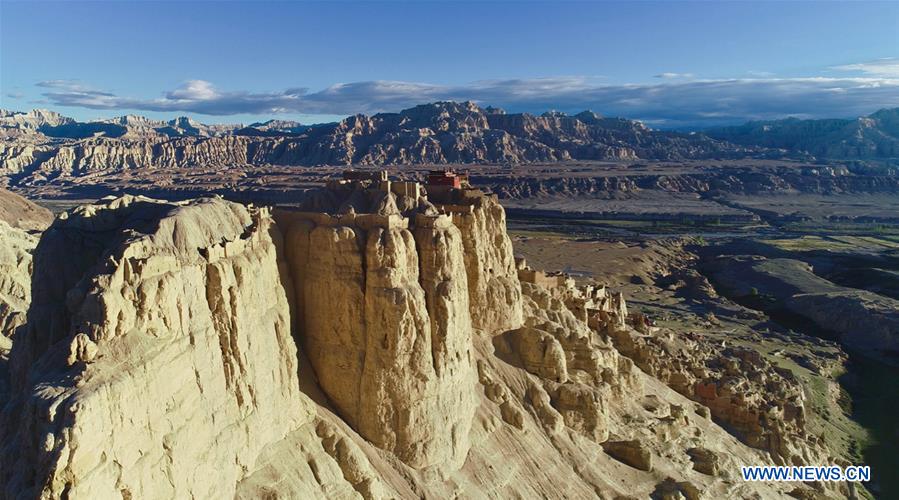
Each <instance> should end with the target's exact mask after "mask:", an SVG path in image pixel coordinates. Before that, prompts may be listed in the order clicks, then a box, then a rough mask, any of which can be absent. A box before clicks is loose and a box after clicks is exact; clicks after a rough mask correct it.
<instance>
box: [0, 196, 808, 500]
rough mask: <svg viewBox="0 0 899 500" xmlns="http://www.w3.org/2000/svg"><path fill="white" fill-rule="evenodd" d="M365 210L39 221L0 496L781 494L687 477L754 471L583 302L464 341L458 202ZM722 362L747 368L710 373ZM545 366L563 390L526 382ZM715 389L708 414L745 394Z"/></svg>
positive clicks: (1, 460)
mask: <svg viewBox="0 0 899 500" xmlns="http://www.w3.org/2000/svg"><path fill="white" fill-rule="evenodd" d="M353 189H355V188H351V189H350V190H353ZM339 190H340V189H338V190H337V191H339ZM369 194H372V195H373V194H375V193H368V194H366V193H360V194H359V195H358V196H355V197H353V198H352V203H351V205H352V206H353V207H354V208H353V210H352V211H349V210H348V211H344V212H339V211H338V210H339V207H340V206H345V202H346V201H347V200H349V199H350V197H351V196H354V195H352V194H351V193H348V192H343V193H342V194H341V193H335V192H332V193H330V195H331V199H328V196H327V195H326V196H324V197H323V198H321V199H320V200H319V201H318V202H321V203H322V205H321V207H322V209H321V210H316V211H310V212H299V211H289V212H287V211H285V212H281V211H279V212H277V213H276V215H275V217H274V219H275V221H274V223H273V220H272V217H269V215H268V213H267V211H266V210H263V209H257V208H253V207H244V206H241V205H237V204H233V203H228V202H225V201H222V200H220V199H212V200H196V201H191V202H182V203H167V202H158V201H152V200H147V199H141V198H131V197H126V198H121V199H116V200H110V201H107V202H105V203H104V204H101V205H98V206H88V207H83V208H80V209H76V210H74V211H72V212H70V213H69V214H67V215H65V216H63V217H62V218H61V219H60V220H58V221H56V222H55V223H54V225H53V226H52V227H51V228H50V229H49V230H48V231H47V232H46V233H45V234H44V236H43V239H42V240H41V243H40V244H39V246H38V250H37V251H36V254H35V255H36V257H35V260H34V262H35V281H34V287H33V290H34V291H35V292H36V293H35V298H36V300H35V302H34V303H33V304H32V305H31V309H30V312H29V320H28V324H27V325H26V328H25V329H22V330H20V332H22V335H21V336H19V335H17V336H16V338H15V340H14V342H13V353H12V358H11V365H12V367H11V368H12V374H13V378H14V380H13V386H12V392H11V397H12V399H11V401H10V402H9V404H7V405H5V410H4V412H3V413H2V417H0V418H2V419H3V421H2V422H0V450H2V454H0V478H2V481H0V483H2V484H3V487H4V490H3V494H2V495H0V496H5V497H11V498H33V497H43V498H57V497H62V496H65V495H68V496H69V497H71V498H119V497H130V498H137V497H139V498H151V499H152V498H172V497H175V498H181V497H191V496H193V497H200V498H231V497H233V498H247V499H249V498H359V497H361V498H366V499H368V498H449V497H465V498H468V497H487V498H595V497H599V498H616V497H622V496H631V497H635V498H647V497H650V496H652V495H653V494H655V493H656V491H657V489H658V486H659V479H660V478H663V477H670V478H671V481H667V480H666V483H671V484H673V485H674V488H673V490H672V491H676V493H677V494H678V495H682V496H686V497H689V496H690V495H694V493H696V492H702V494H704V495H709V497H721V498H733V497H748V496H755V497H759V498H779V497H782V496H783V495H784V494H785V492H786V491H788V488H789V489H792V488H794V485H789V486H788V487H787V486H784V485H780V484H766V483H738V484H735V483H733V482H730V481H727V480H725V479H724V478H723V477H718V476H709V475H706V474H699V473H696V472H695V471H694V470H693V469H692V467H691V460H690V458H689V456H688V454H687V450H688V449H690V448H694V447H697V446H698V445H699V444H700V443H699V441H698V440H700V439H701V440H703V443H702V445H705V444H708V443H714V450H715V451H716V453H720V457H723V458H722V462H721V464H720V467H721V469H722V470H724V469H727V470H731V468H733V467H736V464H737V463H764V460H766V455H765V454H764V453H763V452H761V451H759V450H756V449H753V448H750V447H748V446H746V445H744V444H741V443H740V442H739V441H737V440H736V439H735V438H734V437H733V436H731V435H729V434H728V433H727V432H726V431H725V430H724V429H722V428H721V427H719V426H718V425H717V424H716V423H714V422H713V421H711V420H708V419H704V418H695V417H693V414H692V413H690V412H688V411H686V410H685V409H686V408H690V405H692V404H693V403H691V402H690V400H688V399H687V398H685V397H684V396H682V395H680V394H678V393H677V392H675V391H674V390H672V389H671V388H669V387H668V386H666V385H665V384H663V383H662V381H660V380H659V379H656V378H653V377H651V376H649V375H647V374H646V373H644V372H643V371H641V370H639V369H637V368H635V364H634V362H633V361H631V359H629V358H627V357H624V356H621V355H620V354H619V352H618V350H616V349H615V348H614V347H613V346H612V345H611V344H610V343H609V341H608V339H606V338H604V337H603V335H601V334H600V333H599V332H597V331H594V330H592V329H591V327H590V326H589V323H590V317H589V316H588V315H585V314H583V313H584V312H586V311H587V309H595V308H593V307H587V306H588V301H593V300H594V299H596V298H599V296H596V297H593V298H589V299H588V298H584V296H581V298H577V297H576V296H575V294H574V292H570V291H561V290H556V291H553V290H548V289H546V288H544V287H541V286H537V285H535V284H533V283H525V284H523V285H520V288H519V289H518V293H519V294H520V299H519V300H520V302H519V304H518V307H519V310H520V311H521V324H517V325H516V326H515V328H510V329H508V330H503V329H502V328H500V327H499V326H497V325H501V324H502V325H514V324H515V322H514V321H513V320H514V319H515V314H514V313H513V314H510V313H509V312H508V311H489V312H487V313H483V314H482V316H481V317H482V319H484V320H486V321H487V323H485V324H492V325H494V326H493V328H495V330H491V329H489V328H485V329H481V328H475V327H474V326H473V324H472V323H473V319H472V312H473V311H474V310H475V309H477V308H480V307H488V305H485V304H489V307H508V305H509V304H514V301H515V295H514V294H506V295H503V294H502V293H497V294H494V297H496V299H495V300H493V301H492V302H490V301H486V299H485V301H484V302H483V303H476V302H473V301H472V296H473V294H476V295H480V293H481V292H479V291H478V290H480V288H476V289H475V290H474V292H473V290H472V287H471V284H470V281H469V273H468V272H467V270H466V269H465V265H466V262H465V253H466V252H467V251H468V250H467V248H466V245H465V243H464V236H463V234H462V231H461V230H460V228H459V226H458V225H456V224H455V223H454V218H455V216H456V215H458V214H459V213H468V212H467V211H469V210H470V212H471V213H476V210H475V209H474V208H467V207H473V205H465V204H453V205H455V206H452V207H449V206H447V205H445V204H441V203H433V205H430V206H428V205H426V204H424V203H416V202H414V201H413V200H411V198H412V197H411V196H408V195H401V196H399V197H398V198H394V197H393V195H387V196H385V195H381V196H380V197H378V196H369ZM344 195H346V196H344ZM434 201H436V200H434ZM318 202H317V203H318ZM494 202H495V201H492V200H490V199H488V200H487V201H486V202H485V203H494ZM474 203H477V202H474ZM441 205H442V206H441ZM394 207H395V208H394ZM494 230H496V231H500V232H501V235H500V236H499V237H497V236H496V235H492V234H488V235H487V239H489V240H491V241H501V240H502V239H503V235H505V228H504V227H502V226H501V225H497V226H496V227H495V229H490V230H489V231H494ZM472 234H474V233H472ZM282 235H284V237H283V238H282ZM506 237H507V236H506ZM282 240H283V241H282ZM485 251H486V249H485ZM499 253H502V252H497V255H498V254H499ZM497 259H499V258H498V257H497ZM499 260H502V259H499ZM488 269H489V268H488ZM479 272H480V271H479ZM502 275H503V276H505V277H508V276H509V275H507V274H505V272H503V273H502ZM487 283H489V280H488V281H487ZM509 283H512V281H506V284H505V285H503V287H500V288H504V287H505V286H506V285H508V284H509ZM565 286H566V287H567V285H565ZM490 289H491V286H490V285H488V286H486V287H485V288H484V289H483V290H490ZM498 289H499V288H498ZM602 293H603V294H604V296H614V295H613V294H607V292H605V291H603V292H602ZM487 295H489V293H487ZM485 296H486V295H485ZM591 297H592V296H591ZM500 299H501V300H500ZM510 301H511V302H510ZM593 305H596V303H595V301H594V303H593ZM621 305H622V306H623V302H622V304H621ZM596 311H598V312H606V313H608V314H609V316H608V319H609V320H610V321H611V323H609V324H610V325H611V324H612V323H614V324H616V325H617V323H618V321H617V319H616V318H617V316H620V315H621V312H620V311H621V309H619V308H618V306H615V305H611V304H607V305H606V306H600V307H599V308H598V309H596ZM616 311H617V312H616ZM519 328H520V329H521V330H519ZM612 329H613V330H616V329H617V326H616V327H615V328H612ZM520 331H532V332H536V337H535V338H538V339H539V340H540V342H541V343H542V344H541V345H545V346H547V351H548V352H549V356H544V357H541V358H539V359H538V358H533V359H537V360H539V361H541V363H542V361H543V360H548V361H549V362H548V363H545V364H540V363H537V364H526V363H524V362H522V360H521V355H520V354H521V352H524V351H526V350H528V349H530V348H531V347H533V346H535V345H536V344H533V346H532V345H531V344H527V343H525V345H524V346H522V345H517V344H516V343H515V342H514V341H513V340H514V336H515V335H516V334H517V333H520ZM627 331H628V332H629V333H633V332H632V331H630V330H627ZM635 343H636V342H632V344H635ZM296 345H299V346H301V347H302V348H301V349H297V348H296V347H295V346H296ZM528 346H531V347H528ZM646 352H650V351H646ZM563 360H564V365H563ZM740 363H745V364H746V366H756V365H755V363H756V360H755V359H753V358H752V357H751V356H744V358H740V360H739V362H738V363H737V365H733V363H730V364H729V365H727V366H726V367H725V369H724V371H723V372H722V373H729V372H728V370H731V369H735V370H738V371H739V370H740V369H742V365H740ZM559 366H565V371H566V372H567V377H559V376H558V374H559V373H562V372H561V370H555V371H553V370H549V371H545V370H544V368H546V367H559ZM5 369H6V366H5V365H4V364H3V360H2V359H0V370H3V371H5ZM475 370H477V372H476V375H477V376H475ZM738 374H739V373H738ZM729 376H733V377H737V375H729ZM737 378H738V377H737ZM0 381H2V376H0ZM714 382H715V394H716V396H717V397H721V396H727V397H735V396H736V395H737V394H739V391H740V390H742V389H743V387H742V386H741V385H740V384H734V385H730V384H728V383H726V382H725V381H724V380H723V379H722V380H720V381H719V380H717V379H716V380H715V381H714ZM719 382H720V383H719ZM650 403H651V404H650ZM790 414H791V413H790V411H788V410H787V409H786V407H784V410H783V412H782V413H778V414H777V415H771V416H768V417H766V418H774V417H775V416H783V417H786V416H787V415H790ZM609 435H614V436H616V437H615V438H614V441H624V442H636V443H638V445H636V446H627V447H625V448H626V449H625V450H623V451H622V453H621V456H626V455H627V454H628V453H630V454H633V453H636V458H637V459H638V460H634V462H635V463H637V464H638V465H639V466H641V467H643V466H645V461H642V462H641V461H639V460H642V458H645V457H644V456H643V455H644V452H645V453H648V454H649V456H650V457H651V458H650V459H649V460H650V461H651V468H652V470H653V473H652V474H647V473H646V472H645V471H644V470H641V469H638V468H634V467H632V466H629V465H625V463H622V461H621V460H619V459H616V458H613V457H612V456H610V454H606V453H604V452H603V446H602V445H601V443H603V442H605V441H607V439H608V436H609ZM784 438H785V439H790V436H789V435H784ZM609 446H611V445H610V444H607V447H609ZM610 449H611V448H610ZM710 449H711V447H710ZM628 450H629V451H628ZM672 481H673V482H672ZM800 488H803V489H805V487H800ZM669 489H670V488H669Z"/></svg>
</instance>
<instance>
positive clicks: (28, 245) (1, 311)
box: [0, 220, 37, 357]
mask: <svg viewBox="0 0 899 500" xmlns="http://www.w3.org/2000/svg"><path fill="white" fill-rule="evenodd" d="M36 244H37V237H35V236H32V235H30V234H28V233H26V232H25V231H22V230H20V229H16V228H13V227H10V226H9V225H7V224H6V222H4V221H2V220H0V356H4V357H5V355H6V353H7V351H9V349H10V347H12V337H13V334H14V333H15V331H16V330H17V329H18V328H19V327H21V326H22V325H24V324H25V319H26V313H27V312H28V304H29V302H30V301H31V252H32V251H33V250H34V247H35V245H36Z"/></svg>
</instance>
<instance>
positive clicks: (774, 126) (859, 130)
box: [703, 108, 899, 158]
mask: <svg viewBox="0 0 899 500" xmlns="http://www.w3.org/2000/svg"><path fill="white" fill-rule="evenodd" d="M703 132H704V133H705V134H706V135H708V136H709V137H712V138H715V139H720V140H723V141H728V142H732V143H734V144H742V145H745V146H760V147H765V148H779V149H784V150H787V151H792V152H802V153H808V154H810V155H814V156H817V157H823V158H899V108H893V109H881V110H880V111H878V112H876V113H873V114H870V115H868V116H862V117H859V118H855V119H851V120H848V119H826V120H799V119H796V118H787V119H784V120H774V121H757V122H749V123H746V124H744V125H740V126H736V127H720V128H714V129H709V130H705V131H703Z"/></svg>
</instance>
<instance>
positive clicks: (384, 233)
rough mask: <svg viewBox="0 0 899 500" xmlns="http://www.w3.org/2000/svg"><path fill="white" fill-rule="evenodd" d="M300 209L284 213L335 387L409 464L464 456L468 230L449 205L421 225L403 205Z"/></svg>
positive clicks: (335, 395)
mask: <svg viewBox="0 0 899 500" xmlns="http://www.w3.org/2000/svg"><path fill="white" fill-rule="evenodd" d="M301 217H302V216H301V215H300V214H289V213H285V214H281V215H280V220H281V225H282V226H283V227H287V228H288V229H287V230H286V234H287V238H286V241H287V248H288V263H289V267H290V268H291V269H292V271H293V276H294V283H295V286H296V297H297V298H298V300H297V308H298V310H299V311H300V312H299V314H298V321H300V322H301V325H299V326H300V327H301V331H302V338H303V345H304V347H305V350H306V352H307V354H308V356H309V360H310V361H311V363H312V366H313V368H314V369H315V372H316V375H317V377H318V380H319V381H320V384H321V387H322V389H323V390H324V392H325V394H327V395H328V397H329V399H330V400H331V401H332V402H333V403H334V405H335V407H336V409H337V411H338V412H339V413H340V415H341V416H342V417H344V418H345V419H346V420H347V422H349V423H350V425H352V426H353V428H354V429H356V430H357V431H358V432H359V433H360V434H361V435H363V436H365V437H366V438H367V439H368V440H369V441H371V442H372V443H374V444H375V445H376V446H378V447H380V448H383V449H385V450H388V451H391V452H393V453H395V454H396V455H397V456H398V457H399V458H400V459H401V460H403V461H405V462H406V463H409V464H410V465H413V466H415V467H428V466H433V465H445V464H454V466H456V467H458V466H459V465H461V463H462V461H464V459H465V455H466V453H467V452H468V447H469V444H468V428H469V426H470V425H471V418H472V415H473V411H474V402H473V401H472V399H471V395H472V393H473V387H472V385H473V383H474V375H473V367H472V364H471V352H470V346H471V318H470V315H469V308H468V297H467V294H468V290H467V282H466V280H465V272H464V262H463V260H462V255H463V254H462V238H461V235H460V233H459V230H458V229H457V228H456V227H455V226H453V225H452V223H451V221H450V219H449V218H448V217H447V216H437V217H435V218H433V219H431V220H428V221H427V223H423V222H424V221H421V220H420V221H419V223H418V224H417V225H416V226H415V227H414V229H411V230H410V228H409V227H408V222H409V220H408V219H401V218H400V217H399V216H394V217H395V218H390V217H389V216H387V217H384V219H383V221H369V220H366V219H362V220H360V221H359V223H358V224H357V223H355V219H348V220H345V221H343V222H337V221H335V222H334V223H333V224H331V223H330V221H326V220H325V219H324V218H322V219H319V220H317V221H316V220H310V219H303V218H301ZM360 219H361V218H360ZM369 222H371V224H372V225H371V226H369V225H368V224H369ZM378 222H382V223H383V225H380V224H378ZM413 231H414V234H413ZM451 466H452V465H451Z"/></svg>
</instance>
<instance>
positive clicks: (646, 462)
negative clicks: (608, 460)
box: [602, 439, 652, 471]
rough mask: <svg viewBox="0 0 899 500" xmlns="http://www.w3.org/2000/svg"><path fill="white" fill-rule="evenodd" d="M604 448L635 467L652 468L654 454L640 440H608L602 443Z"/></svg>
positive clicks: (612, 455)
mask: <svg viewBox="0 0 899 500" xmlns="http://www.w3.org/2000/svg"><path fill="white" fill-rule="evenodd" d="M602 449H603V450H605V452H606V453H608V454H609V456H611V457H613V458H615V459H616V460H619V461H621V462H623V463H625V464H627V465H630V466H631V467H633V468H635V469H640V470H645V471H650V470H652V454H651V453H650V452H649V450H648V449H647V448H646V446H645V445H644V444H643V442H641V441H639V440H636V439H632V440H626V441H606V442H605V443H603V444H602Z"/></svg>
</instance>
